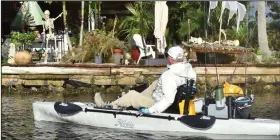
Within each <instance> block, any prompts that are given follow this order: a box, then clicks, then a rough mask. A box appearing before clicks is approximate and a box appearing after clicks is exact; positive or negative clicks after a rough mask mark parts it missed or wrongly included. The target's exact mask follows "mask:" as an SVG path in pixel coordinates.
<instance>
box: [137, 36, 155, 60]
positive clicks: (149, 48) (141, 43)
mask: <svg viewBox="0 0 280 140" xmlns="http://www.w3.org/2000/svg"><path fill="white" fill-rule="evenodd" d="M154 46H155V45H147V44H146V42H145V40H144V39H143V40H142V37H141V35H139V34H134V35H133V37H132V44H131V47H138V48H139V51H140V56H139V58H138V60H137V62H136V64H138V63H139V60H140V59H141V58H143V57H145V56H152V58H153V59H155V58H156V54H155V51H154V50H153V47H154Z"/></svg>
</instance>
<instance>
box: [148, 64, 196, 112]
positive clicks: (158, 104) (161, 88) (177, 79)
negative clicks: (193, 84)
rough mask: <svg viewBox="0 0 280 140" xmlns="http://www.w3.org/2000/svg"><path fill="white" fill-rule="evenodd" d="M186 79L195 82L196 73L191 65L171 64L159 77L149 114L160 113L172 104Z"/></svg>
mask: <svg viewBox="0 0 280 140" xmlns="http://www.w3.org/2000/svg"><path fill="white" fill-rule="evenodd" d="M186 79H193V80H195V81H196V73H195V71H194V70H193V68H192V66H191V64H189V63H185V62H181V63H176V64H172V65H170V66H169V67H168V69H167V70H166V71H165V72H163V74H162V75H161V76H160V78H159V80H158V83H157V86H156V88H155V90H154V91H153V99H154V101H155V103H154V104H153V105H152V106H151V107H150V108H149V111H150V112H151V113H161V112H163V111H165V110H166V109H167V108H168V107H169V106H170V105H172V103H173V102H174V99H175V96H176V93H177V88H178V87H179V86H181V85H183V84H185V83H186Z"/></svg>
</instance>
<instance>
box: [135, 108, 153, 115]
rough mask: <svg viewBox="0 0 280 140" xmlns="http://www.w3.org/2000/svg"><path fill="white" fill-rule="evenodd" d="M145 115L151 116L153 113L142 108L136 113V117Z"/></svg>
mask: <svg viewBox="0 0 280 140" xmlns="http://www.w3.org/2000/svg"><path fill="white" fill-rule="evenodd" d="M143 114H151V113H150V110H149V109H148V108H142V109H140V110H139V111H138V112H137V113H136V116H142V115H143Z"/></svg>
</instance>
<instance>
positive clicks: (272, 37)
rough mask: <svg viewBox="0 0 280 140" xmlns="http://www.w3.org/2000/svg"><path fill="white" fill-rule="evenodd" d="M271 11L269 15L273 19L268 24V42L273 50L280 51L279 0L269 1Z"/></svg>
mask: <svg viewBox="0 0 280 140" xmlns="http://www.w3.org/2000/svg"><path fill="white" fill-rule="evenodd" d="M267 4H268V6H269V7H270V11H271V12H269V13H268V16H270V17H271V18H272V19H273V20H272V21H271V22H270V23H269V24H268V29H267V34H268V44H269V47H270V48H271V49H272V50H276V51H280V40H279V38H280V3H279V1H269V2H268V3H267Z"/></svg>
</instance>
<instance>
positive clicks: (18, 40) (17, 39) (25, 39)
mask: <svg viewBox="0 0 280 140" xmlns="http://www.w3.org/2000/svg"><path fill="white" fill-rule="evenodd" d="M10 35H11V39H12V43H14V44H15V45H16V46H17V47H20V46H22V45H30V44H31V43H33V41H34V40H35V38H36V34H35V33H21V32H16V31H12V32H11V34H10Z"/></svg>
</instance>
